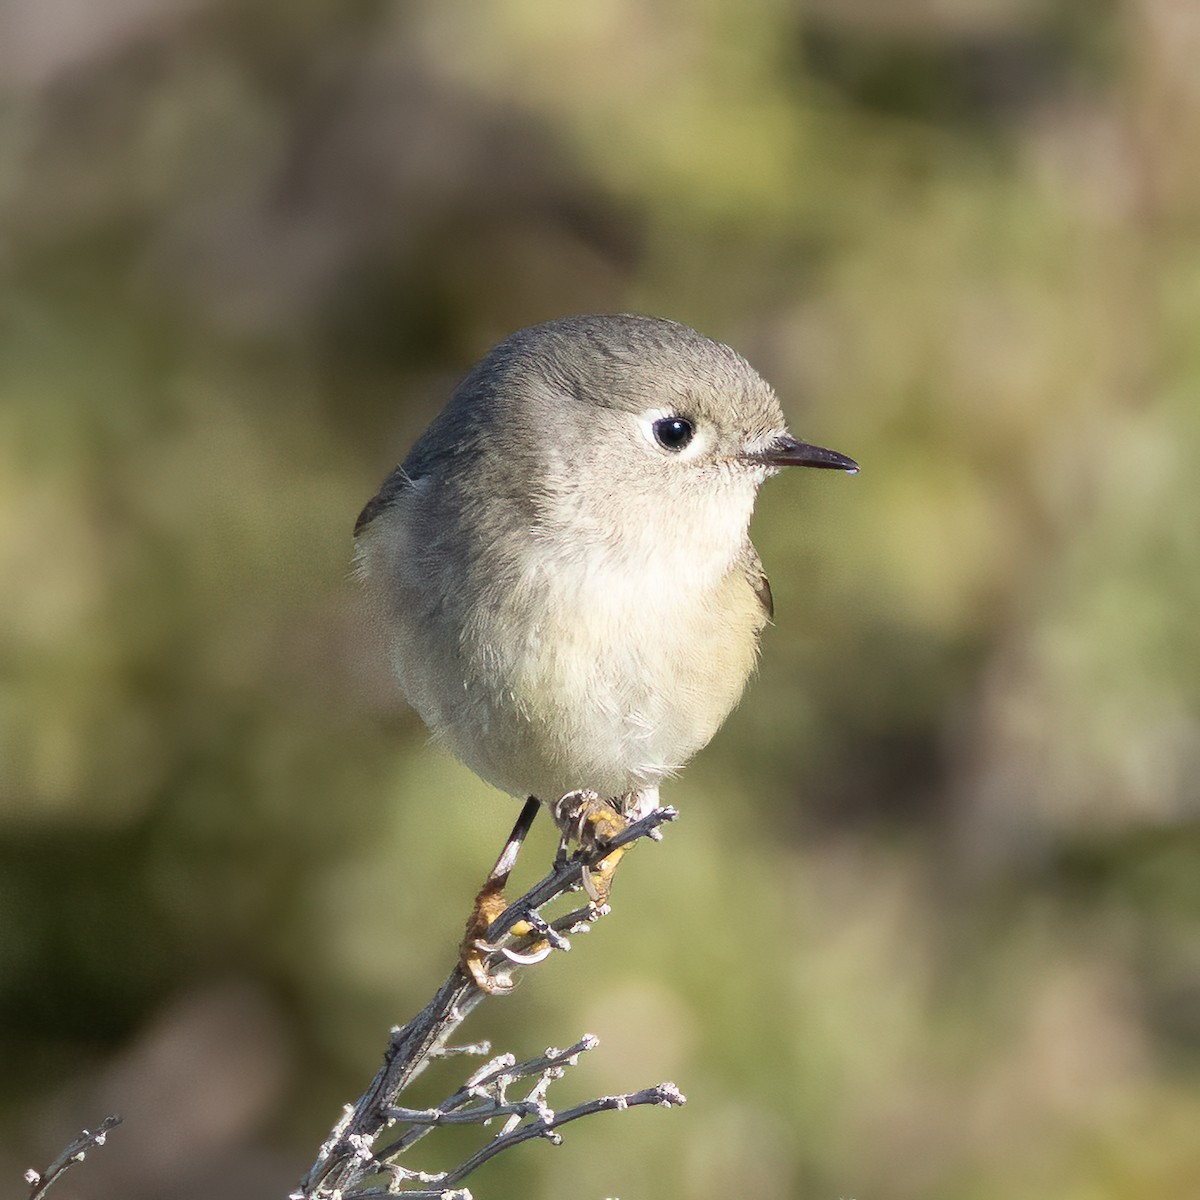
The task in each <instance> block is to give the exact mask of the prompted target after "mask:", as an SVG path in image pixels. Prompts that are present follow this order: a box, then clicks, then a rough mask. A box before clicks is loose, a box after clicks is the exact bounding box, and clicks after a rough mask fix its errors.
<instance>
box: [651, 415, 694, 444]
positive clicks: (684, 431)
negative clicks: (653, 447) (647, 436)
mask: <svg viewBox="0 0 1200 1200" xmlns="http://www.w3.org/2000/svg"><path fill="white" fill-rule="evenodd" d="M695 436H696V427H695V426H694V425H693V424H692V423H691V421H687V420H685V419H684V418H683V417H660V418H659V419H658V420H657V421H655V422H654V440H655V441H656V442H657V443H658V444H659V445H660V446H661V447H662V448H663V449H664V450H675V451H678V450H682V449H683V448H684V446H686V445H687V444H688V442H690V441H691V440H692V438H694V437H695Z"/></svg>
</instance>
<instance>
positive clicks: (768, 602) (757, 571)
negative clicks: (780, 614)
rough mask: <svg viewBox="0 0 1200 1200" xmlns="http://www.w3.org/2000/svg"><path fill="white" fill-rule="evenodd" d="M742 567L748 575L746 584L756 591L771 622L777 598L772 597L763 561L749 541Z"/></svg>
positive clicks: (743, 552)
mask: <svg viewBox="0 0 1200 1200" xmlns="http://www.w3.org/2000/svg"><path fill="white" fill-rule="evenodd" d="M741 567H742V570H743V571H745V573H746V582H747V583H749V584H750V587H751V588H752V589H753V590H754V594H755V595H756V596H757V597H758V602H759V604H761V605H762V610H763V615H764V616H765V617H766V619H767V620H768V621H769V620H771V618H772V617H774V616H775V597H774V596H772V595H771V581H770V580H769V579H768V578H767V573H766V572H765V571H764V570H763V565H762V559H761V558H759V557H758V551H757V550H755V548H754V545H753V543H751V542H749V541H747V542H746V545H745V548H744V549H743V550H742V557H741Z"/></svg>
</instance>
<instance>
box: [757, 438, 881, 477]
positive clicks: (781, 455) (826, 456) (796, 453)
mask: <svg viewBox="0 0 1200 1200" xmlns="http://www.w3.org/2000/svg"><path fill="white" fill-rule="evenodd" d="M746 458H747V459H748V460H749V461H750V462H756V463H762V464H763V465H764V466H767V467H823V468H825V469H826V470H829V471H848V472H849V473H850V474H851V475H853V474H855V473H856V472H857V471H858V463H856V462H855V461H854V459H852V458H847V457H846V456H845V455H844V454H839V453H838V452H837V451H836V450H825V449H824V448H822V447H821V446H810V445H809V444H808V442H798V441H796V439H795V438H794V437H792V436H791V435H790V434H787V433H782V434H780V435H779V437H777V438H775V440H774V441H772V442H769V443H768V444H767V445H765V446H764V447H763V448H762V449H761V450H755V451H753V452H752V453H750V454H747V455H746Z"/></svg>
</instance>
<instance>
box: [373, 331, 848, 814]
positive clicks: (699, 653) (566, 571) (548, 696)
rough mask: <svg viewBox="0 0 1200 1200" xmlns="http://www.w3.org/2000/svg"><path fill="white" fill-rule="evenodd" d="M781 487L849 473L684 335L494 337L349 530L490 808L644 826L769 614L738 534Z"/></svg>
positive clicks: (720, 714)
mask: <svg viewBox="0 0 1200 1200" xmlns="http://www.w3.org/2000/svg"><path fill="white" fill-rule="evenodd" d="M788 466H801V467H830V468H835V469H839V470H843V471H850V472H853V471H855V470H857V465H856V464H855V462H854V461H853V460H852V459H849V458H846V457H845V456H844V455H841V454H838V453H836V452H834V451H832V450H823V449H821V448H820V447H817V446H810V445H808V444H806V443H804V442H800V441H797V440H796V439H795V438H793V437H792V436H791V435H790V434H789V433H788V431H787V428H786V426H785V424H784V419H783V414H782V412H781V411H780V408H779V403H778V401H777V400H776V398H775V394H774V392H773V391H772V390H771V388H770V387H769V386H768V385H767V384H766V383H765V382H764V381H763V380H762V379H761V378H760V377H759V375H758V374H757V373H756V372H755V371H754V370H753V368H752V367H751V366H750V365H749V364H748V363H747V362H746V361H745V360H744V359H743V358H742V357H741V356H740V355H738V354H737V353H736V352H735V351H733V350H731V349H730V348H729V347H728V346H724V345H721V344H720V343H719V342H714V341H711V340H710V339H708V338H706V337H704V336H702V335H701V334H699V333H697V332H696V331H695V330H692V329H689V328H687V327H686V326H684V325H678V324H676V323H674V322H672V321H666V320H660V319H657V318H652V317H640V316H588V317H568V318H565V319H563V320H558V321H551V322H549V323H548V324H545V325H538V326H534V327H533V328H530V329H524V330H521V331H520V332H519V333H515V334H513V335H512V336H511V337H510V338H508V339H507V340H505V341H503V342H501V343H500V345H498V346H496V347H495V348H494V349H493V350H492V351H491V352H490V353H488V354H487V356H486V357H485V358H484V359H483V360H482V361H481V362H480V363H479V364H478V365H477V366H476V367H475V368H474V369H473V370H472V371H471V372H470V374H468V375H467V377H466V378H465V379H464V380H463V381H462V383H461V384H460V385H459V386H458V388H457V390H456V391H455V392H454V394H453V395H452V396H451V398H450V401H449V403H448V404H447V405H446V407H445V408H444V409H443V410H442V412H441V413H440V414H439V415H438V416H437V417H436V418H435V420H434V421H433V423H432V424H431V425H430V426H429V428H428V429H427V430H426V431H425V433H424V434H423V435H422V436H421V438H420V439H419V440H418V442H417V444H416V445H415V446H414V447H413V449H412V452H411V453H410V454H409V456H408V458H406V459H405V461H404V463H403V465H402V466H400V467H398V468H397V469H396V470H395V471H394V472H393V473H392V474H391V475H390V476H389V477H388V478H387V480H386V481H385V482H384V484H383V486H382V488H381V489H380V491H379V493H378V495H376V496H375V497H374V499H372V500H371V501H370V502H369V503H368V504H367V506H366V507H365V508H364V509H363V512H362V515H361V516H360V517H359V519H358V524H357V526H356V528H355V534H356V538H357V561H358V564H359V568H360V570H361V573H362V575H363V576H364V577H365V578H366V579H367V580H368V582H369V585H370V588H371V590H372V593H373V595H374V597H375V599H376V601H377V603H378V606H379V612H380V614H381V616H382V619H383V620H384V622H385V624H386V628H387V632H388V636H389V639H390V644H391V653H392V659H393V664H394V667H395V671H396V674H397V676H398V677H399V681H400V687H401V690H402V691H403V692H404V695H405V696H406V697H407V698H408V700H409V702H410V703H411V704H412V706H413V707H414V708H415V709H416V710H417V712H418V713H420V715H421V717H422V718H423V719H424V721H425V723H426V724H427V725H428V726H429V728H430V729H431V730H432V732H433V733H434V735H435V736H436V738H437V740H438V741H440V742H442V743H443V744H444V745H445V746H446V747H447V748H448V749H449V750H450V751H451V752H453V753H454V754H455V755H457V756H458V757H459V758H460V759H461V760H462V761H463V762H464V763H466V764H467V766H469V767H470V768H471V769H472V770H474V771H475V772H476V773H477V774H479V775H480V776H482V777H483V778H484V779H485V780H487V781H488V782H489V783H492V784H494V785H495V786H496V787H498V788H500V789H501V790H502V791H505V792H509V793H511V794H512V795H514V796H522V797H528V796H536V797H538V798H539V799H541V800H542V801H543V802H545V803H550V804H553V803H554V802H556V801H557V800H559V799H560V797H562V796H563V795H565V794H567V793H571V792H577V791H582V790H591V791H595V792H597V793H599V795H600V796H602V797H607V798H610V799H611V800H612V801H613V803H614V805H615V806H616V807H617V808H618V809H619V810H620V811H622V812H624V813H627V814H640V813H641V812H644V811H646V810H647V809H648V808H649V807H650V806H652V805H653V804H654V803H656V802H657V794H658V784H659V782H660V780H662V779H663V778H664V776H667V775H670V774H672V773H673V772H675V771H678V770H679V769H680V768H681V767H682V766H683V765H684V764H685V763H686V762H687V761H688V759H690V758H691V757H692V755H693V754H695V753H696V751H697V750H699V749H700V748H701V747H702V746H704V745H705V744H706V743H707V742H708V740H709V739H710V738H711V737H712V736H713V734H714V733H715V732H716V731H717V729H718V728H719V727H720V725H721V723H722V721H724V719H725V717H726V716H727V715H728V714H729V712H730V710H731V709H732V708H733V706H734V705H735V704H736V703H737V701H738V698H739V697H740V695H741V693H742V689H743V687H744V685H745V683H746V680H747V678H748V677H749V675H750V673H751V670H752V669H753V666H754V663H755V658H756V655H757V650H758V639H759V634H760V633H761V631H762V628H763V626H764V625H765V624H766V622H767V620H768V618H769V617H770V616H771V613H772V601H771V589H770V586H769V584H768V582H767V577H766V575H765V574H764V573H763V569H762V564H761V562H760V561H759V557H758V554H757V553H756V552H755V549H754V547H753V545H752V544H751V542H750V538H749V533H748V527H749V523H750V514H751V511H752V509H753V507H754V499H755V496H756V494H757V492H758V488H759V485H760V484H761V483H762V482H763V481H764V480H766V479H767V478H769V477H770V476H771V475H774V474H776V473H777V471H778V470H779V469H780V468H782V467H788Z"/></svg>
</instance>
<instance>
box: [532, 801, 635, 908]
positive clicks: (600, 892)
mask: <svg viewBox="0 0 1200 1200" xmlns="http://www.w3.org/2000/svg"><path fill="white" fill-rule="evenodd" d="M550 811H551V813H552V814H553V816H554V822H555V824H556V825H557V826H558V828H559V830H560V831H561V832H562V837H563V842H562V845H561V846H560V853H565V849H566V843H567V842H568V841H575V842H578V844H579V847H580V849H581V850H584V851H597V850H603V849H604V847H605V846H606V845H607V844H608V843H609V842H611V841H612V839H613V838H615V837H616V836H617V834H619V833H620V832H621V831H622V830H623V829H625V828H626V827H627V826H628V824H629V822H628V820H627V819H626V817H625V815H624V814H623V813H622V812H621V810H620V809H618V808H617V807H616V805H614V804H613V803H612V802H611V801H609V800H605V799H603V798H602V797H601V796H600V795H599V794H598V793H597V792H593V791H588V790H584V791H578V792H568V793H567V794H566V795H565V796H563V797H562V799H561V800H558V801H557V802H556V803H555V804H553V805H551V810H550ZM624 855H625V847H620V848H618V849H616V850H613V851H611V852H610V853H609V854H606V855H604V857H602V858H600V859H599V860H598V861H596V862H592V863H589V864H588V865H586V866H584V868H583V889H584V891H586V892H587V894H588V898H589V899H590V900H591V902H592V904H593V905H595V906H596V907H597V908H603V907H604V905H606V904H607V903H608V894H609V891H610V890H611V888H612V879H613V875H614V874H615V873H616V870H617V864H618V863H619V862H620V861H621V859H622V858H623V857H624Z"/></svg>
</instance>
